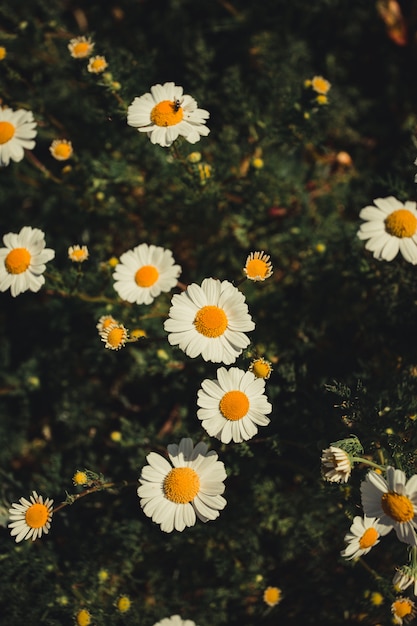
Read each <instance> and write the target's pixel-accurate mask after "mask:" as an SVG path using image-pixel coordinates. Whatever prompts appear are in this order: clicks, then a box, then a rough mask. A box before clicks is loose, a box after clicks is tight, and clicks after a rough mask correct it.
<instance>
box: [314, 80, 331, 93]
mask: <svg viewBox="0 0 417 626" xmlns="http://www.w3.org/2000/svg"><path fill="white" fill-rule="evenodd" d="M309 86H310V87H312V89H314V91H315V92H316V93H318V94H322V95H326V94H327V92H328V91H329V89H330V87H331V84H330V83H329V81H328V80H326V79H325V78H323V76H314V78H313V79H312V80H311V83H310V85H309Z"/></svg>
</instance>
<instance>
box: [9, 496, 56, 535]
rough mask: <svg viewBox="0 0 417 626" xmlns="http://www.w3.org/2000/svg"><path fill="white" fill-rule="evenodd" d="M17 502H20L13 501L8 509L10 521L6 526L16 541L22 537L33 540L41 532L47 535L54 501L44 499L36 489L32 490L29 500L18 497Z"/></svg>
mask: <svg viewBox="0 0 417 626" xmlns="http://www.w3.org/2000/svg"><path fill="white" fill-rule="evenodd" d="M19 502H20V504H16V503H13V504H12V507H11V508H10V509H9V514H10V520H11V523H10V524H8V526H9V528H11V531H10V534H11V536H12V537H15V538H16V539H15V540H16V543H18V542H19V541H22V540H23V539H32V541H35V539H37V538H38V537H41V536H42V533H45V535H47V534H48V532H49V529H50V527H51V519H52V505H53V503H54V501H53V500H51V499H50V498H45V500H44V499H43V497H42V496H38V494H37V493H36V491H32V495H31V496H30V500H26V498H20V500H19Z"/></svg>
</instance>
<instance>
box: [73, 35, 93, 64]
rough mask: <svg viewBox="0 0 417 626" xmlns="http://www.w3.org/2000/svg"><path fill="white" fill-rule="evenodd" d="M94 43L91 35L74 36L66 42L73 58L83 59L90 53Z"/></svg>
mask: <svg viewBox="0 0 417 626" xmlns="http://www.w3.org/2000/svg"><path fill="white" fill-rule="evenodd" d="M94 45H95V44H94V43H93V42H92V41H91V37H84V36H81V37H74V38H73V39H71V40H70V42H69V44H68V50H69V51H70V54H71V56H72V57H73V58H74V59H85V58H86V57H89V56H90V54H91V53H92V51H93V48H94Z"/></svg>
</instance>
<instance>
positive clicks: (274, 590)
mask: <svg viewBox="0 0 417 626" xmlns="http://www.w3.org/2000/svg"><path fill="white" fill-rule="evenodd" d="M281 598H282V592H281V589H279V588H278V587H267V588H266V589H265V591H264V595H263V599H264V602H265V603H266V604H267V605H268V606H276V605H277V604H278V603H279V602H280V601H281Z"/></svg>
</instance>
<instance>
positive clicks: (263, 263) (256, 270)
mask: <svg viewBox="0 0 417 626" xmlns="http://www.w3.org/2000/svg"><path fill="white" fill-rule="evenodd" d="M270 258H271V257H270V256H269V254H265V252H264V251H263V250H262V252H251V253H250V255H249V256H248V258H247V259H246V263H245V267H244V268H243V271H244V273H245V274H246V278H249V280H253V281H260V280H262V281H263V280H266V279H267V278H269V277H270V276H272V264H271V262H270V260H269V259H270Z"/></svg>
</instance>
